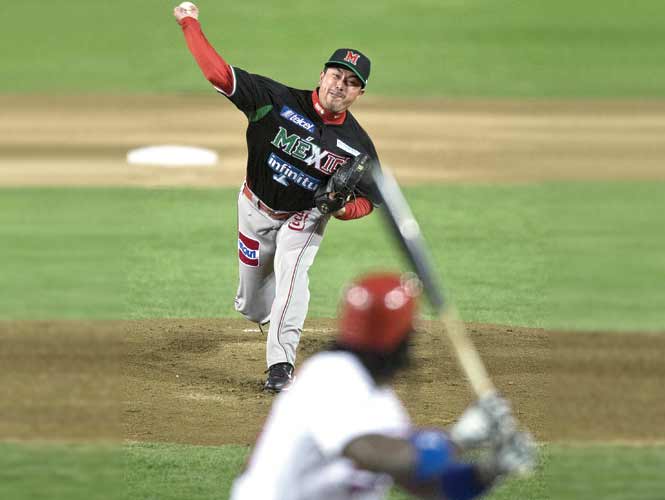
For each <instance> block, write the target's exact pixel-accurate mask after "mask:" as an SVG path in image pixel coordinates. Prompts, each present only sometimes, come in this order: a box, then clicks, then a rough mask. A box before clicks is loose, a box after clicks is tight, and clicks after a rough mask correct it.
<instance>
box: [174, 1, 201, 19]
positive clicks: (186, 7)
mask: <svg viewBox="0 0 665 500" xmlns="http://www.w3.org/2000/svg"><path fill="white" fill-rule="evenodd" d="M174 14H175V16H176V19H177V20H178V21H180V20H181V19H182V18H184V17H193V18H194V19H198V18H199V8H198V7H197V6H196V5H194V4H193V3H192V2H182V3H181V4H180V5H178V6H177V7H176V8H175V11H174Z"/></svg>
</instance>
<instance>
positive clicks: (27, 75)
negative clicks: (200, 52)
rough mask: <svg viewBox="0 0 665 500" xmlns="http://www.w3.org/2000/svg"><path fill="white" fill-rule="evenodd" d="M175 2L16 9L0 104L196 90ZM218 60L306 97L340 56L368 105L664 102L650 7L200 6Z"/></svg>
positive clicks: (644, 0)
mask: <svg viewBox="0 0 665 500" xmlns="http://www.w3.org/2000/svg"><path fill="white" fill-rule="evenodd" d="M176 3H177V0H172V1H164V0H144V1H142V2H131V1H129V0H116V1H114V2H87V1H84V0H67V1H64V0H51V1H49V2H43V1H38V0H26V1H23V2H18V3H16V4H15V5H12V12H11V14H10V15H9V16H10V17H9V18H8V19H9V21H8V22H6V23H5V25H4V27H3V30H2V31H1V32H0V46H2V47H6V48H7V50H5V51H4V53H3V65H2V76H3V77H2V78H0V92H36V93H51V92H68V93H79V92H117V93H134V92H147V93H169V92H206V91H210V86H209V85H208V84H207V82H205V81H204V79H203V78H202V76H201V75H200V72H199V70H198V69H197V67H196V65H195V63H194V62H193V60H192V58H191V56H190V55H189V53H188V51H187V49H186V47H185V43H184V41H183V37H182V34H181V33H180V29H179V28H178V26H177V25H176V24H175V21H174V19H173V17H172V13H171V12H172V8H173V5H174V4H176ZM198 4H199V7H200V8H201V11H202V14H201V20H202V23H203V26H204V29H205V31H206V33H207V35H208V38H209V40H210V41H211V42H212V43H213V45H214V46H216V47H217V48H218V49H219V50H220V52H221V53H222V54H223V55H225V57H226V58H227V59H228V61H229V62H231V63H232V64H235V65H238V66H240V67H243V68H246V69H248V70H250V71H253V72H258V73H261V74H265V75H269V76H271V77H273V78H276V79H278V80H280V81H283V82H285V83H288V84H290V85H293V86H297V87H311V86H312V85H314V84H315V83H316V79H317V77H318V72H319V70H320V68H321V66H322V63H323V61H324V60H325V58H326V57H328V56H329V55H330V53H332V51H333V49H335V48H337V47H346V46H352V47H355V48H358V49H360V50H362V51H364V52H365V53H367V55H368V56H370V57H371V59H372V60H373V63H374V68H373V73H372V77H371V80H370V86H369V91H370V92H371V93H376V94H380V95H393V96H402V95H404V96H409V97H426V96H455V97H456V96H482V97H530V98H531V97H592V98H593V97H658V98H662V97H663V96H665V66H664V65H663V64H662V61H663V60H665V32H664V31H663V30H662V23H661V19H662V18H663V15H664V14H665V4H663V2H662V1H660V0H641V1H640V2H626V1H623V0H614V1H611V0H610V1H603V2H601V1H600V0H589V1H586V2H577V1H573V0H560V1H558V2H551V1H550V2H546V1H537V0H536V1H522V0H502V1H496V0H466V1H450V0H448V1H443V0H414V1H410V2H404V1H400V0H367V1H363V2H356V3H354V4H353V5H350V4H349V3H348V2H342V1H339V0H332V1H329V2H327V3H326V4H325V6H321V7H320V8H319V7H317V8H316V9H313V8H312V4H311V2H309V1H305V0H287V1H283V2H268V1H265V0H246V1H243V2H217V1H210V0H200V2H198Z"/></svg>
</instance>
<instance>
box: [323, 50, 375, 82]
mask: <svg viewBox="0 0 665 500" xmlns="http://www.w3.org/2000/svg"><path fill="white" fill-rule="evenodd" d="M324 66H325V67H326V68H328V67H330V66H339V67H342V68H346V69H350V70H351V71H353V72H354V73H355V74H356V76H357V77H358V78H360V82H361V83H362V86H363V87H365V85H367V80H369V70H370V66H371V63H370V62H369V59H368V58H367V56H366V55H365V54H363V53H362V52H360V51H358V50H355V49H337V50H336V51H335V52H333V54H332V55H331V56H330V58H329V59H328V62H326V64H325V65H324Z"/></svg>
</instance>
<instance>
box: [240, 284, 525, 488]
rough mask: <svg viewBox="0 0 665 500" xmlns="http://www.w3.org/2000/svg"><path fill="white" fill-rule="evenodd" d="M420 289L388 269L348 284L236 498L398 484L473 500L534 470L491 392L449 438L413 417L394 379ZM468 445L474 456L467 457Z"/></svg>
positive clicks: (405, 353)
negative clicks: (328, 341)
mask: <svg viewBox="0 0 665 500" xmlns="http://www.w3.org/2000/svg"><path fill="white" fill-rule="evenodd" d="M417 290H418V288H417V287H414V286H413V285H412V282H411V281H409V280H404V279H403V278H401V277H400V276H399V275H395V274H392V273H381V274H373V275H369V276H366V277H364V278H362V279H359V280H358V281H356V282H355V283H354V284H352V286H350V287H349V288H348V289H347V290H346V292H345V295H344V298H343V301H342V307H341V315H340V322H339V333H338V336H337V339H336V342H335V343H334V345H332V346H331V347H330V348H329V349H328V350H326V351H324V352H321V353H319V354H316V355H314V356H312V357H311V358H310V359H309V360H307V362H305V364H304V365H303V366H302V368H301V369H300V372H299V376H298V379H297V380H295V382H294V383H293V386H292V388H291V390H289V391H288V392H285V393H283V394H281V395H280V396H279V397H278V398H277V399H276V401H275V403H274V404H273V407H272V409H271V412H270V415H269V417H268V420H267V421H266V424H265V427H264V429H263V431H262V433H261V435H260V437H259V439H258V442H257V443H256V446H255V447H254V449H253V451H252V455H251V457H250V459H249V462H248V465H247V468H246V470H245V471H244V472H243V473H242V474H241V475H240V477H239V478H238V479H236V481H235V483H234V486H233V490H232V494H231V500H255V499H258V498H260V499H262V500H271V499H274V500H308V499H312V500H313V499H326V500H350V499H355V500H361V499H362V500H379V499H382V498H385V497H386V495H387V492H388V490H389V489H390V487H391V485H392V484H393V482H397V483H398V484H400V485H401V486H402V487H403V488H405V489H406V490H408V491H410V492H411V493H413V494H414V495H416V496H417V497H419V498H429V499H442V500H443V499H447V500H470V499H472V498H474V497H477V496H480V495H482V494H483V493H485V492H487V491H488V490H489V489H490V488H492V486H494V485H495V484H497V482H498V481H500V480H501V479H502V478H504V477H506V476H507V475H510V474H515V473H517V472H525V471H529V470H530V469H532V468H533V466H534V464H535V447H534V444H533V441H532V440H531V437H530V436H529V435H528V434H526V433H523V432H521V431H519V430H517V426H516V424H515V420H514V418H513V417H512V414H511V410H510V406H509V405H508V402H507V401H506V400H505V399H503V398H501V397H499V396H497V395H496V394H495V393H494V394H492V395H490V396H486V397H483V398H481V399H480V400H479V401H477V402H476V403H475V404H473V405H472V406H471V407H470V408H469V409H467V410H466V411H465V412H464V413H463V414H462V416H461V417H460V419H459V420H458V421H457V423H456V424H455V425H453V426H452V428H451V429H450V431H449V432H448V433H444V432H443V431H442V430H440V429H419V428H416V427H414V426H413V425H412V424H411V422H410V419H409V416H408V414H407V412H406V410H405V408H404V407H403V405H402V403H401V402H400V400H399V398H398V397H397V395H396V394H395V392H394V391H393V389H392V387H391V386H392V381H393V380H394V377H395V375H396V374H397V373H398V372H399V371H400V370H402V369H404V368H406V367H407V366H408V361H409V340H410V337H411V335H412V332H413V328H414V325H413V323H414V314H415V310H416V304H415V300H416V295H417ZM331 373H334V374H335V377H334V378H333V377H330V374H331ZM467 450H476V451H475V453H476V454H478V455H479V456H478V458H477V459H475V460H474V461H473V462H469V461H466V460H463V459H462V458H460V454H461V453H463V452H465V451H467Z"/></svg>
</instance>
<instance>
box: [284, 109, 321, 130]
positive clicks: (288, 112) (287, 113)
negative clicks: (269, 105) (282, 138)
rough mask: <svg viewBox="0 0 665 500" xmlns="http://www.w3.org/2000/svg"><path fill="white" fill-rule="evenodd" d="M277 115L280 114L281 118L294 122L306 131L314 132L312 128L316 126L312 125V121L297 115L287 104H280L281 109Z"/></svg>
mask: <svg viewBox="0 0 665 500" xmlns="http://www.w3.org/2000/svg"><path fill="white" fill-rule="evenodd" d="M279 116H281V117H282V118H286V119H287V120H289V121H290V122H291V123H295V124H296V125H298V126H299V127H302V128H304V129H305V130H307V132H314V130H315V129H316V126H315V125H314V123H313V122H311V121H309V120H308V119H307V118H305V117H304V116H302V115H299V114H298V113H296V112H295V111H293V110H292V109H291V108H289V107H288V106H282V111H280V113H279Z"/></svg>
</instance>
